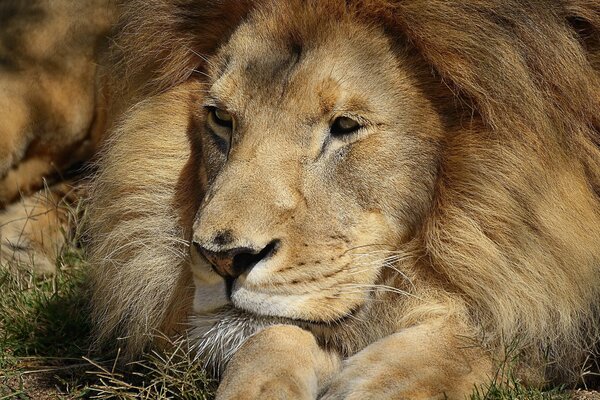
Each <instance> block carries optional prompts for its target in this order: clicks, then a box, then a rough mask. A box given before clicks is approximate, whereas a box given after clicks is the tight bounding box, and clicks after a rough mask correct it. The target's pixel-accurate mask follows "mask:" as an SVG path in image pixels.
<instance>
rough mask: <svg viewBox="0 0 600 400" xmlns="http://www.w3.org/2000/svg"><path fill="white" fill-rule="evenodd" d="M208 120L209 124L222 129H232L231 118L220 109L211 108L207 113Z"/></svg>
mask: <svg viewBox="0 0 600 400" xmlns="http://www.w3.org/2000/svg"><path fill="white" fill-rule="evenodd" d="M209 118H210V120H211V122H213V123H215V124H216V125H219V126H222V127H224V128H228V129H232V128H233V116H232V115H231V114H230V113H228V112H227V111H225V110H221V109H220V108H216V107H212V108H211V109H210V111H209Z"/></svg>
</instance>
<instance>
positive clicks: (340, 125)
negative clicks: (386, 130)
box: [329, 117, 362, 137]
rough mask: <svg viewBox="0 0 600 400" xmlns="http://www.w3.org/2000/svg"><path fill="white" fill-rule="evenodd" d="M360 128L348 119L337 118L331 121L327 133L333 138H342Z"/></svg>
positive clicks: (360, 126)
mask: <svg viewBox="0 0 600 400" xmlns="http://www.w3.org/2000/svg"><path fill="white" fill-rule="evenodd" d="M360 128H362V125H361V124H360V122H358V121H356V120H354V119H352V118H349V117H338V118H336V119H335V121H333V124H331V127H330V128H329V131H330V132H331V134H332V135H333V136H338V137H339V136H344V135H348V134H351V133H354V132H356V131H358V130H359V129H360Z"/></svg>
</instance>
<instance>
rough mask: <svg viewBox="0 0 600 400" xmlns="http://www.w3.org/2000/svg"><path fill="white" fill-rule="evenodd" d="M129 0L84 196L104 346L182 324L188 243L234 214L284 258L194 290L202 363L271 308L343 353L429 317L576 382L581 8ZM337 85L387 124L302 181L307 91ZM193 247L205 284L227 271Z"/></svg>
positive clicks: (586, 20)
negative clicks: (239, 132) (222, 134)
mask: <svg viewBox="0 0 600 400" xmlns="http://www.w3.org/2000/svg"><path fill="white" fill-rule="evenodd" d="M127 7H131V8H128V9H127V10H125V13H124V14H123V15H124V19H123V21H122V23H121V26H123V28H122V32H121V33H120V35H118V36H117V45H116V46H115V50H114V52H113V54H112V61H111V62H112V63H113V65H114V70H113V71H111V72H110V74H109V76H111V77H112V79H114V81H113V83H112V85H113V86H112V87H116V85H117V83H119V84H120V86H121V91H120V92H119V93H121V94H120V95H119V96H120V98H119V99H120V100H122V101H123V103H124V104H122V105H120V106H119V107H118V108H119V109H120V110H127V111H126V112H125V113H124V114H123V115H122V116H121V117H120V118H119V119H118V121H117V123H116V124H115V126H116V128H115V134H114V136H113V138H112V140H111V142H110V144H109V145H108V146H107V148H106V151H105V153H104V156H103V158H102V161H101V163H100V171H99V174H98V177H97V179H96V182H95V186H94V191H93V194H92V200H93V202H92V205H91V213H92V217H91V231H90V232H91V237H92V240H93V244H92V251H91V253H92V259H93V265H94V273H95V282H96V285H95V293H94V297H93V301H94V319H95V320H96V322H97V326H98V334H99V337H100V338H101V339H104V340H106V339H107V338H109V337H111V336H112V335H120V336H125V337H126V338H127V342H126V347H127V349H128V350H129V351H130V352H137V351H139V350H140V349H142V348H143V347H144V346H145V345H146V344H147V343H148V342H149V336H150V335H152V333H153V332H154V330H155V329H161V330H164V331H167V332H170V333H171V332H175V331H182V328H183V327H184V325H183V324H184V323H185V322H186V321H187V314H189V313H190V306H191V303H192V302H193V297H194V295H193V292H194V288H193V287H192V282H193V277H192V274H191V273H190V270H189V267H188V265H187V264H188V261H189V260H188V258H189V257H188V254H189V251H188V249H187V245H186V243H188V242H189V240H190V239H192V237H194V238H195V239H197V240H200V241H204V242H205V243H208V242H210V240H211V237H208V236H206V237H205V236H203V235H209V233H215V232H219V231H221V230H223V229H225V228H229V229H232V230H233V231H234V232H242V235H243V237H244V238H249V239H251V240H255V241H257V242H260V243H262V244H264V242H265V241H268V240H271V239H272V238H275V237H278V238H279V237H283V240H282V243H283V245H284V247H282V250H281V253H280V254H279V255H276V256H275V258H274V259H273V263H276V262H277V261H276V260H283V261H281V262H282V263H280V264H277V265H275V264H272V265H271V267H267V264H266V263H265V264H264V265H263V266H262V267H261V268H258V269H256V270H253V271H251V272H250V273H249V274H247V276H245V277H244V278H243V279H241V280H240V281H239V282H238V283H237V286H234V291H233V296H232V299H233V305H234V306H235V307H236V308H230V307H231V306H227V307H228V308H224V309H221V310H220V311H217V312H216V315H215V313H214V312H212V311H211V308H215V307H217V306H218V305H219V301H215V304H211V305H210V307H204V309H201V308H202V302H201V301H200V302H197V304H196V306H197V307H196V308H197V311H202V314H200V313H198V315H196V316H194V317H193V318H192V320H191V322H192V330H191V336H192V339H191V340H195V341H197V342H198V343H197V345H198V346H199V348H200V349H202V351H203V352H206V354H208V356H210V357H212V360H213V362H212V366H213V367H215V368H216V369H221V367H222V365H221V364H222V362H226V361H227V358H228V357H229V355H230V354H231V353H233V350H235V348H236V347H237V346H238V345H239V343H240V342H241V341H242V340H243V338H244V337H245V336H246V335H247V334H249V333H251V332H254V331H255V330H256V329H258V328H259V327H261V326H262V325H263V324H264V325H268V324H272V323H276V322H281V321H283V322H285V323H293V324H299V325H301V326H303V327H305V328H307V329H309V330H311V331H312V332H313V333H314V334H315V335H316V336H317V337H318V338H319V340H320V341H321V343H322V344H324V345H326V346H327V347H328V348H331V349H334V350H335V351H338V352H339V353H341V354H343V355H344V356H350V355H353V354H355V353H356V352H357V351H360V350H362V349H364V348H365V347H366V346H368V345H371V344H373V343H377V342H378V341H379V340H382V339H383V338H384V337H386V336H387V335H390V334H392V333H394V332H399V331H402V330H403V329H405V328H409V327H418V326H421V325H422V324H425V323H427V321H436V326H437V325H440V326H442V328H440V329H441V330H440V331H441V332H444V334H442V335H440V337H441V338H446V339H447V338H449V337H453V338H456V337H458V336H461V337H465V338H468V339H466V340H467V341H468V342H469V346H471V347H473V346H475V347H478V348H480V349H482V351H483V352H485V353H486V354H489V356H490V360H491V361H492V362H499V361H501V358H502V354H503V353H502V350H503V349H504V347H505V346H507V345H508V346H513V347H516V353H517V354H519V355H520V356H521V360H522V366H523V369H522V372H523V374H524V376H525V375H527V377H529V378H531V380H532V381H535V382H538V383H539V382H541V381H543V380H544V379H565V380H573V379H574V378H576V373H577V372H578V371H579V369H580V368H582V367H583V363H584V361H585V359H586V357H587V355H588V354H589V353H590V352H591V351H592V349H593V346H594V345H595V343H596V342H597V338H598V324H599V310H598V306H599V305H600V304H599V300H598V299H599V298H600V293H599V292H600V284H599V283H600V248H599V246H598V243H600V199H599V192H600V150H599V148H598V145H599V143H600V138H599V132H598V130H599V127H600V121H599V112H598V110H600V90H599V89H600V83H599V79H600V77H599V75H598V69H599V68H600V57H599V54H600V43H599V36H598V35H599V34H598V28H599V27H600V10H599V9H598V6H597V4H596V2H594V1H585V0H581V1H577V0H574V1H550V0H548V1H531V2H523V1H517V0H507V1H502V2H498V1H492V0H478V1H472V0H463V1H461V0H457V1H453V2H448V1H442V0H409V1H384V0H364V1H358V0H357V1H337V0H331V1H327V2H322V1H318V2H317V1H308V2H306V1H302V2H301V1H281V2H277V1H275V2H271V1H266V2H259V4H257V5H256V6H255V7H256V8H258V9H259V10H258V11H256V10H252V8H253V5H252V4H249V3H247V2H234V1H231V2H227V1H225V2H220V3H219V4H218V6H214V5H213V6H210V5H208V4H204V3H199V2H170V1H168V0H153V1H149V2H148V1H144V2H137V1H133V2H129V5H128V6H127ZM248 12H250V16H251V17H250V18H249V19H244V21H245V22H244V23H241V22H240V19H242V18H243V16H244V15H246V14H247V13H248ZM134 14H135V16H134ZM219 18H220V19H219ZM216 21H217V22H218V23H216ZM238 25H239V26H238ZM208 32H211V33H210V34H209V33H208ZM215 32H217V34H215ZM230 35H232V36H230ZM358 43H367V45H364V46H361V45H359V44H358ZM298 47H300V48H301V49H302V51H301V52H300V56H298ZM217 49H218V50H217ZM305 52H307V53H305ZM306 54H308V56H307V57H308V58H307V59H304V58H303V56H305V55H306ZM255 55H260V56H261V57H260V60H262V62H259V61H256V60H255V59H254V58H253V57H254V56H255ZM310 57H313V58H310ZM294 60H296V61H297V65H296V64H295V63H294ZM255 61H256V62H255ZM317 66H319V67H320V68H317ZM297 70H300V71H302V73H304V74H305V75H303V76H301V77H298V75H294V73H295V72H296V71H297ZM290 71H292V72H290ZM341 73H344V76H343V78H342V76H341V75H340V74H341ZM286 74H289V75H286ZM336 74H337V75H336ZM223 76H225V78H224V77H223ZM286 77H290V79H289V82H288V81H286V83H289V85H288V86H286V85H283V86H282V85H280V82H281V79H284V80H285V79H286ZM329 77H331V78H333V81H336V80H337V81H338V83H339V86H340V87H342V88H355V89H356V90H359V91H360V92H361V93H362V95H363V96H361V97H362V98H364V99H366V101H367V102H368V103H369V104H370V105H371V107H370V108H371V109H372V110H376V112H374V113H373V115H370V116H369V117H367V118H371V119H373V120H376V122H378V123H380V125H377V126H376V127H375V128H373V129H372V131H371V132H369V133H367V134H365V136H364V138H362V139H360V140H355V141H354V142H353V143H352V144H350V145H348V146H347V147H346V150H347V153H345V157H346V158H343V157H344V156H341V158H342V161H340V162H339V163H338V164H328V165H327V166H329V167H331V169H330V170H329V172H327V171H325V170H321V171H320V172H319V173H320V175H319V173H314V174H313V175H312V178H311V179H312V181H311V186H310V187H307V186H304V187H303V186H302V185H300V184H299V183H298V182H299V181H298V179H299V178H298V177H299V175H302V176H305V175H306V171H305V170H302V171H303V172H302V174H300V171H301V169H302V168H305V167H306V166H305V164H303V163H306V162H307V159H309V160H311V161H314V160H313V159H311V158H310V157H311V156H312V155H314V153H311V152H310V151H314V149H312V148H311V147H310V146H312V145H313V142H312V141H311V140H313V139H314V136H309V131H310V132H312V133H311V134H312V135H314V130H310V129H308V128H306V127H307V126H313V125H314V124H315V123H316V122H314V121H315V118H316V119H318V117H319V116H317V115H315V113H314V107H315V106H316V107H317V108H318V107H319V106H322V104H315V99H319V98H320V99H321V100H324V101H323V103H324V104H325V105H327V100H328V98H329V97H331V98H334V99H335V96H336V93H337V87H336V85H329V86H328V85H326V84H322V85H321V86H319V85H318V84H317V83H315V82H325V81H327V79H328V78H329ZM270 85H273V86H270ZM250 89H251V90H250ZM319 96H320V97H319ZM214 97H217V98H218V99H217V100H218V101H220V102H224V103H226V104H225V105H226V106H228V107H231V108H232V109H233V110H234V111H236V112H237V113H238V115H239V116H240V117H241V118H244V121H246V122H247V121H251V122H247V124H249V125H245V128H244V129H245V130H244V131H243V133H244V134H246V135H247V136H240V137H242V138H243V139H240V141H239V143H234V147H232V149H233V150H232V151H233V153H231V154H230V159H228V160H227V161H225V156H224V154H223V153H219V151H218V149H217V148H216V147H215V146H213V145H211V144H210V143H211V142H210V141H209V140H210V139H209V136H208V135H207V133H206V132H205V123H204V118H205V112H204V111H203V107H202V106H203V104H205V102H206V101H207V100H209V99H211V98H214ZM123 99H125V100H123ZM213 100H214V99H213ZM334 101H335V100H334ZM134 104H135V105H134ZM290 105H292V106H290ZM130 106H133V107H132V108H130V109H128V107H130ZM246 106H247V108H245V107H246ZM325 108H327V107H325ZM367 108H369V107H367ZM311 110H313V111H311ZM382 112H383V113H382ZM252 118H254V119H252ZM378 118H380V119H381V120H378ZM307 121H308V122H307ZM311 121H312V122H311ZM252 124H254V125H252ZM311 124H313V125H311ZM248 126H252V127H251V128H249V127H248ZM382 127H383V128H382ZM286 130H287V132H288V133H289V136H287V137H286V136H285V135H284V134H285V133H286ZM302 132H304V134H305V135H306V138H305V139H302V140H300V139H298V137H299V136H298V135H300V133H302ZM269 134H270V135H271V136H270V137H272V138H274V139H273V140H272V141H271V142H268V145H267V144H265V143H267V142H266V141H265V140H266V139H264V138H265V137H266V135H269ZM261 135H262V136H261ZM294 135H296V136H294ZM309 137H310V138H313V139H310V138H309ZM188 141H189V142H188ZM190 143H191V146H190ZM211 146H212V147H211ZM235 146H237V147H235ZM341 146H342V145H341V144H340V148H341ZM190 147H191V149H192V150H190ZM288 149H292V150H291V151H289V152H288V153H286V151H288ZM244 163H247V164H248V165H249V166H250V168H248V169H244V168H242V165H243V164H244ZM262 163H264V165H263V164H262ZM344 163H345V164H344ZM266 165H272V166H274V167H273V168H275V169H276V170H277V171H279V172H280V174H279V175H275V174H273V173H272V172H273V171H271V170H269V169H268V168H267V167H266ZM313 172H314V171H313ZM313 172H311V173H313ZM328 173H329V175H328ZM331 174H335V176H332V175H331ZM319 176H320V177H321V179H320V180H319V178H318V177H319ZM206 189H208V198H207V200H206V201H204V202H203V203H202V204H201V203H200V202H201V200H202V199H201V197H202V196H203V194H204V191H205V190H206ZM292 189H293V190H292ZM332 203H333V204H332ZM336 204H337V205H338V206H339V207H337V208H336ZM311 205H312V206H314V207H311ZM198 207H200V211H199V212H198V215H197V218H195V215H196V211H197V210H198ZM292 217H294V218H297V219H296V220H294V219H293V218H292ZM194 220H196V224H195V230H194V225H193V224H194ZM207 221H208V222H207ZM344 228H347V229H346V230H344ZM281 235H283V236H281ZM305 243H306V244H307V245H308V246H304V244H305ZM194 257H195V258H196V260H195V263H193V264H194V265H193V268H192V271H193V275H194V276H195V278H196V293H197V295H198V296H201V294H202V293H203V291H204V290H205V289H206V290H213V289H215V288H218V287H219V285H222V283H220V281H219V280H218V278H217V277H216V275H214V274H213V273H212V272H211V271H210V269H209V267H208V265H207V264H206V262H203V261H202V260H201V259H200V258H199V257H197V256H194ZM277 257H279V258H277ZM342 259H343V260H342ZM317 261H319V262H318V263H317ZM342 261H343V262H344V263H347V264H343V268H342V269H340V268H339V266H340V265H342V264H341V263H342ZM301 264H302V265H301ZM273 265H275V266H273ZM286 267H293V268H292V269H291V270H288V272H287V273H286V274H283V273H282V271H283V270H284V269H285V268H286ZM344 268H345V269H344ZM332 270H336V271H337V273H338V275H336V278H333V279H331V276H328V274H329V273H330V272H331V271H332ZM253 273H255V275H254V276H255V277H256V276H257V275H258V274H259V273H260V274H262V275H260V276H259V277H260V278H261V279H258V280H254V281H253V280H252V279H253V278H252V277H253V275H252V274H253ZM211 274H212V275H211ZM328 284H332V286H331V285H330V286H327V285H328ZM344 285H347V286H344ZM325 287H328V288H329V289H328V290H331V292H327V290H325V291H324V288H325ZM248 288H249V289H248ZM299 288H301V289H303V291H302V290H300V289H299ZM244 291H246V292H247V293H248V296H246V297H243V296H242V295H243V294H244ZM300 292H303V293H304V294H303V295H302V296H303V298H302V302H301V303H296V302H293V301H286V298H289V296H291V295H297V294H298V293H300ZM222 294H223V292H222V293H221V297H223V296H222ZM275 294H276V295H277V296H275ZM236 296H237V297H236ZM256 296H260V297H256ZM256 298H261V300H262V302H261V303H260V304H257V303H256V302H255V299H256ZM217 300H218V299H217ZM221 300H223V301H226V300H227V299H225V298H224V297H223V298H222V299H221ZM355 307H360V308H359V311H358V312H356V313H355V314H352V315H348V313H349V312H351V311H352V310H353V309H354V308H355ZM244 310H246V312H247V311H250V312H251V313H252V314H245V311H244ZM345 316H346V318H345V319H344V317H345ZM281 318H284V319H283V320H282V319H281ZM214 321H217V322H215V323H217V324H218V325H216V328H214V327H213V328H212V329H211V326H212V325H211V324H212V323H213V322H214ZM228 321H231V322H228ZM327 321H329V323H323V322H327ZM440 321H441V322H440ZM445 329H446V330H445ZM448 330H449V331H448ZM417 331H418V329H417ZM448 332H449V333H448ZM448 340H449V339H448ZM448 343H450V341H448ZM449 346H450V345H449ZM452 346H456V345H455V344H453V345H452ZM451 348H457V347H451ZM461 348H462V347H461ZM389 351H390V352H397V353H398V354H399V357H401V354H402V349H397V348H390V349H389ZM434 361H438V360H437V359H434ZM439 361H440V362H441V361H442V360H439ZM470 365H471V366H472V365H474V364H470ZM417 370H418V368H417ZM482 371H483V369H482ZM485 372H486V373H491V372H492V370H486V371H485ZM482 374H484V372H482ZM448 379H449V378H448ZM469 379H471V378H469ZM473 379H475V378H473ZM476 379H481V376H477V378H476ZM478 382H479V381H475V382H473V383H478Z"/></svg>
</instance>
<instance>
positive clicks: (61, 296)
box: [0, 235, 215, 400]
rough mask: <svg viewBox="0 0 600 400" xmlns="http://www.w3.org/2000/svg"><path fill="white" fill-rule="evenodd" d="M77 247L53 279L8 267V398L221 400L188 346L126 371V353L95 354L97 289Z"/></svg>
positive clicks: (1, 373)
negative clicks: (93, 291) (122, 358)
mask: <svg viewBox="0 0 600 400" xmlns="http://www.w3.org/2000/svg"><path fill="white" fill-rule="evenodd" d="M75 236H77V235H75ZM77 242H78V240H75V239H73V240H67V244H66V245H65V246H64V248H63V250H62V251H61V254H60V256H59V257H58V260H57V262H56V265H57V268H58V272H57V273H56V274H55V275H52V276H39V275H37V274H36V273H34V272H33V268H32V266H31V265H29V266H28V265H18V266H15V265H10V266H9V265H0V400H8V399H19V400H25V399H32V400H43V399H87V398H92V399H132V400H133V399H200V400H208V399H211V398H213V393H214V388H215V384H214V382H212V381H211V380H210V379H208V378H207V376H206V375H205V373H204V372H203V370H202V369H201V368H199V367H198V365H197V362H195V360H194V359H193V357H192V354H191V352H190V351H189V350H188V348H187V347H186V346H185V342H183V341H180V342H177V343H173V350H171V351H169V352H168V353H159V352H151V353H148V354H145V355H144V356H143V357H142V359H141V360H139V361H136V362H134V363H131V364H128V365H126V366H122V365H121V363H119V362H118V351H116V352H115V353H113V356H99V355H97V354H90V353H89V350H88V349H89V347H90V336H91V321H90V320H89V317H88V315H89V313H88V309H89V302H88V299H89V293H90V291H89V286H88V275H87V266H86V261H85V252H84V251H83V250H82V249H81V248H79V247H78V246H77Z"/></svg>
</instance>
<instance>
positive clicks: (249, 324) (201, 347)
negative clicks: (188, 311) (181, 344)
mask: <svg viewBox="0 0 600 400" xmlns="http://www.w3.org/2000/svg"><path fill="white" fill-rule="evenodd" d="M277 324H290V321H289V320H288V321H286V320H285V319H283V318H276V317H270V316H260V315H256V314H253V313H250V312H247V311H244V310H240V309H238V308H235V307H234V306H233V305H228V306H225V307H222V308H220V309H218V310H216V311H215V312H213V313H210V314H196V315H194V316H193V317H192V318H191V320H190V325H191V328H190V330H189V333H188V334H189V337H190V339H191V342H192V343H193V351H194V352H195V353H196V357H197V359H198V360H200V361H201V362H202V363H204V367H205V368H206V369H207V370H208V371H209V372H211V373H212V374H213V375H214V376H215V377H220V376H221V374H222V373H223V371H224V370H225V367H226V366H227V363H228V362H229V360H230V359H231V357H232V356H233V355H234V354H235V352H236V351H237V350H238V349H239V348H240V346H241V345H242V344H243V343H244V341H246V339H248V338H249V337H250V336H252V335H253V334H255V333H257V332H259V331H261V330H262V329H264V328H266V327H269V326H271V325H277Z"/></svg>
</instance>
